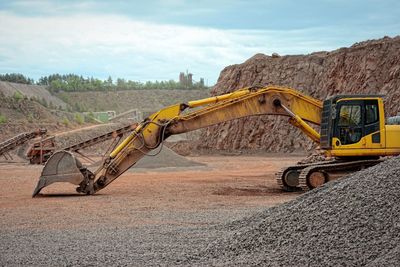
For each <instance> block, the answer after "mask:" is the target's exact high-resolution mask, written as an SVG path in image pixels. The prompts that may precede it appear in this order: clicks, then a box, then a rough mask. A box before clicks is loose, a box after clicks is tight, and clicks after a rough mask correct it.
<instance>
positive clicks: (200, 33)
mask: <svg viewBox="0 0 400 267" xmlns="http://www.w3.org/2000/svg"><path fill="white" fill-rule="evenodd" d="M399 34H400V1H398V0H380V1H378V0H354V1H352V0H310V1H294V0H279V1H272V0H264V1H262V0H254V1H251V0H248V1H246V0H191V1H190V0H146V1H118V0H115V1H105V0H98V1H74V0H59V1H56V0H54V1H48V0H15V1H10V0H8V1H4V0H0V73H1V74H4V73H22V74H24V75H26V76H28V77H31V78H34V79H35V80H37V79H38V78H39V77H41V76H46V75H49V74H53V73H60V74H66V73H75V74H79V75H83V76H84V77H95V78H100V79H106V78H107V77H108V76H111V77H112V78H114V79H116V78H117V77H120V78H125V79H130V80H135V81H141V82H144V81H148V80H151V81H155V80H170V79H173V80H178V76H179V72H181V71H186V70H188V71H189V72H191V73H193V74H194V79H195V80H199V79H200V77H203V78H205V80H206V81H207V82H208V85H213V84H214V83H215V82H216V81H217V79H218V76H219V73H220V71H221V70H222V69H223V68H224V67H226V66H228V65H232V64H238V63H242V62H244V61H245V60H247V59H248V58H250V57H251V56H253V55H254V54H256V53H264V54H266V55H271V54H272V53H278V54H280V55H293V54H308V53H312V52H315V51H322V50H325V51H330V50H334V49H337V48H340V47H343V46H350V45H352V44H353V43H356V42H360V41H364V40H367V39H377V38H382V37H384V36H391V37H394V36H396V35H399Z"/></svg>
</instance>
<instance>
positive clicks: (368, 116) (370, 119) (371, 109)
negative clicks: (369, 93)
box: [365, 103, 379, 124]
mask: <svg viewBox="0 0 400 267" xmlns="http://www.w3.org/2000/svg"><path fill="white" fill-rule="evenodd" d="M378 120H379V117H378V105H377V104H376V103H374V104H366V105H365V124H371V123H375V122H377V121H378Z"/></svg>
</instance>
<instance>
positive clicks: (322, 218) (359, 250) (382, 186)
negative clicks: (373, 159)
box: [183, 157, 400, 266]
mask: <svg viewBox="0 0 400 267" xmlns="http://www.w3.org/2000/svg"><path fill="white" fill-rule="evenodd" d="M399 192H400V157H396V158H392V159H389V160H387V161H385V162H383V163H381V164H379V165H377V166H374V167H371V168H368V169H365V170H363V171H360V172H358V173H355V174H353V175H350V176H348V177H346V178H343V179H339V180H337V181H334V182H330V183H327V184H325V185H324V186H322V187H321V188H319V189H315V190H312V191H310V192H308V193H306V194H304V195H301V196H300V197H298V198H296V199H295V200H293V201H291V202H288V203H285V204H283V205H280V206H276V207H273V208H271V209H267V210H265V211H262V212H259V213H256V214H254V215H253V216H251V217H248V218H245V219H242V220H238V221H236V222H234V223H230V224H227V225H225V226H223V227H222V228H229V231H230V233H229V234H225V235H223V236H222V238H219V239H217V240H216V241H214V242H213V243H211V244H210V245H209V246H207V247H206V248H204V249H203V250H202V251H201V252H199V253H197V255H195V256H189V257H188V258H187V259H185V260H184V261H183V262H184V263H185V264H188V265H191V266H193V265H199V266H210V265H213V266H255V265H259V266H399V264H400V250H399V242H400V223H399V222H400V202H399Z"/></svg>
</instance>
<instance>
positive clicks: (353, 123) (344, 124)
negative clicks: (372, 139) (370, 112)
mask: <svg viewBox="0 0 400 267" xmlns="http://www.w3.org/2000/svg"><path fill="white" fill-rule="evenodd" d="M336 110H337V115H336V123H335V125H336V127H335V131H334V137H336V138H337V139H339V142H340V143H337V144H336V146H338V145H339V146H349V145H352V147H354V148H358V147H362V144H361V143H360V141H361V139H362V137H363V136H364V125H363V120H364V116H363V113H364V112H363V101H362V100H344V101H339V102H338V103H337V105H336ZM358 143H359V144H358ZM355 144H357V145H355ZM343 148H344V147H343Z"/></svg>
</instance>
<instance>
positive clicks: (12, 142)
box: [0, 128, 47, 159]
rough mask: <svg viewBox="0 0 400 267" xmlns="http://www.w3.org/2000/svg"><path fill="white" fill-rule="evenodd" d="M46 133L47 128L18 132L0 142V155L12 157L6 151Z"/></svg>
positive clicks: (7, 157)
mask: <svg viewBox="0 0 400 267" xmlns="http://www.w3.org/2000/svg"><path fill="white" fill-rule="evenodd" d="M46 133H47V130H46V129H44V128H43V129H39V130H36V131H32V132H26V133H20V134H18V135H16V136H14V137H12V138H10V139H7V140H5V141H3V142H1V143H0V155H3V156H4V157H5V158H6V159H12V157H11V155H10V154H8V152H10V151H11V150H13V149H15V148H16V147H18V146H21V145H23V144H25V143H27V142H28V141H29V140H32V139H34V138H36V137H38V136H40V137H43V136H45V135H46Z"/></svg>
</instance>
